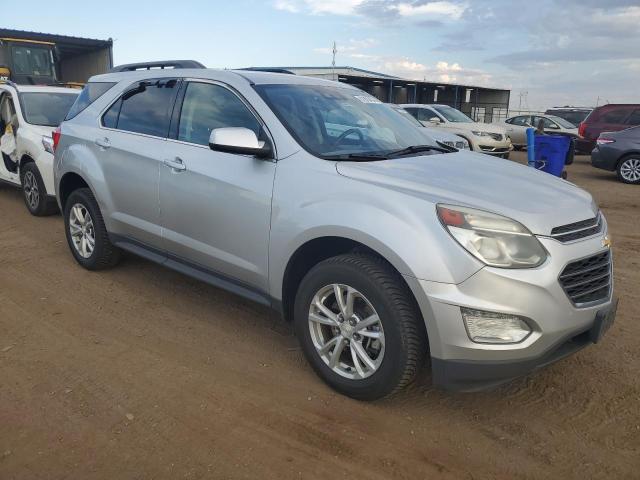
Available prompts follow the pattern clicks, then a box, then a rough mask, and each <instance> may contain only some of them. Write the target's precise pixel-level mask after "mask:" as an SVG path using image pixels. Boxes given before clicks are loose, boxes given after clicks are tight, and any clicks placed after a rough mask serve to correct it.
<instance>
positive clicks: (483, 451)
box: [0, 153, 640, 480]
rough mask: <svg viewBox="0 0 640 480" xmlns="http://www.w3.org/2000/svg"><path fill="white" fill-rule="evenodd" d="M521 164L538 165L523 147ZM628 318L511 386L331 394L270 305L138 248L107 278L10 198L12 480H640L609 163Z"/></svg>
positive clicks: (6, 313)
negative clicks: (372, 396) (363, 397)
mask: <svg viewBox="0 0 640 480" xmlns="http://www.w3.org/2000/svg"><path fill="white" fill-rule="evenodd" d="M514 157H517V158H518V159H520V160H521V161H522V159H523V158H524V155H523V154H520V153H517V154H514ZM569 180H571V181H573V182H575V183H577V184H578V185H581V186H583V187H585V188H587V189H588V190H589V191H591V192H592V193H593V194H594V195H595V197H596V198H597V200H598V202H599V203H600V205H601V206H602V209H603V210H604V212H605V214H606V216H607V218H608V220H609V223H610V229H611V231H612V233H613V244H614V252H615V262H616V263H615V280H616V282H617V284H616V293H617V295H618V296H619V297H620V298H621V302H620V307H619V311H618V318H617V323H616V324H615V325H614V327H613V329H612V330H611V331H610V332H609V333H608V335H607V336H606V337H605V339H604V341H603V342H602V343H601V344H599V345H596V346H592V347H590V348H587V349H585V350H583V351H581V352H580V353H578V354H577V355H575V356H573V357H571V358H569V359H566V360H564V361H561V362H560V363H558V364H555V365H553V366H551V367H549V368H547V369H546V370H544V371H541V372H539V373H537V374H535V375H533V376H530V377H528V378H525V379H522V380H518V381H516V382H514V383H512V384H510V385H508V386H504V387H501V388H500V389H498V390H495V391H492V392H486V393H480V394H449V393H444V392H440V391H438V390H434V389H433V388H432V387H431V384H430V379H429V374H428V372H427V370H426V369H425V373H424V375H423V376H422V377H421V379H420V380H419V381H418V383H417V384H415V385H413V386H412V387H411V388H410V389H408V391H406V392H403V393H401V394H400V395H398V396H396V397H395V398H393V399H389V400H384V401H381V402H376V403H369V404H367V403H359V402H356V401H353V400H350V399H347V398H344V397H341V396H339V395H337V394H335V393H333V392H332V391H331V390H329V388H327V387H325V386H324V384H323V383H321V381H320V380H319V379H318V378H317V377H316V376H315V375H314V373H313V372H312V371H311V368H310V367H308V366H307V364H306V363H305V361H304V359H303V357H302V353H301V352H300V350H299V349H298V346H297V342H296V340H295V338H294V337H293V336H292V334H291V331H290V328H289V326H288V325H286V324H284V323H283V322H282V321H280V320H279V319H278V318H276V317H275V316H274V315H273V314H271V313H270V312H269V311H267V310H266V309H263V308H261V307H258V306H255V305H253V304H251V303H248V302H246V301H244V300H242V299H240V298H238V297H235V296H233V295H231V294H228V293H225V292H223V291H220V290H217V289H215V288H212V287H209V286H207V285H204V284H202V283H199V282H197V281H194V280H191V279H189V278H186V277H183V276H181V275H179V274H177V273H173V272H171V271H169V270H165V269H163V268H161V267H159V266H156V265H154V264H151V263H148V262H146V261H144V260H141V259H138V258H135V257H131V256H128V257H127V258H126V259H125V261H124V262H123V263H122V264H121V265H120V266H119V267H118V268H116V269H114V270H111V271H108V272H102V273H91V272H87V271H84V270H83V269H81V268H80V267H79V266H77V265H76V264H75V262H74V261H73V259H72V257H71V255H70V253H69V251H68V248H67V245H66V242H65V240H64V234H63V224H62V221H61V219H60V217H58V216H54V217H50V218H45V219H38V218H34V217H31V216H30V215H29V214H28V213H27V211H26V209H25V208H24V205H23V203H22V199H21V196H20V193H19V192H18V191H17V190H15V189H12V188H9V187H0V210H1V211H2V215H1V216H0V478H1V479H3V480H8V479H20V480H23V479H29V480H30V479H41V478H42V479H45V478H47V479H48V478H52V479H62V478H69V479H83V480H88V479H93V478H104V479H129V478H132V479H133V478H140V479H142V478H144V479H147V478H171V479H177V478H215V479H222V478H225V479H227V478H229V479H231V478H234V479H235V478H248V479H257V478H260V479H269V478H279V479H280V478H305V479H307V478H341V477H350V478H352V479H355V478H358V479H359V478H363V479H390V478H406V479H418V478H420V479H422V478H445V479H446V478H453V479H458V478H464V479H471V478H474V479H479V478H496V477H500V478H563V479H568V478H578V479H585V478H610V479H612V478H616V479H617V478H619V479H622V478H625V479H626V478H640V380H639V372H640V349H639V348H638V342H639V339H640V322H639V321H638V320H639V318H640V306H639V305H640V295H639V293H638V290H639V288H638V287H639V286H640V208H639V206H638V204H639V202H640V187H637V186H629V185H623V184H621V183H618V182H617V181H616V180H615V176H614V175H612V174H609V173H608V172H602V171H598V170H595V169H592V168H591V167H590V165H589V161H588V158H587V157H578V158H577V160H576V162H575V164H574V165H572V166H571V167H569Z"/></svg>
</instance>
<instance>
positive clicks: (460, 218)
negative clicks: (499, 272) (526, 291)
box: [436, 205, 547, 268]
mask: <svg viewBox="0 0 640 480" xmlns="http://www.w3.org/2000/svg"><path fill="white" fill-rule="evenodd" d="M436 208H437V211H438V217H439V218H440V222H442V225H444V227H445V228H446V229H447V230H448V231H449V233H450V234H451V236H452V237H453V238H454V239H455V240H456V241H457V242H458V243H459V244H460V245H462V247H464V248H465V249H466V250H467V251H468V252H469V253H470V254H471V255H473V256H474V257H476V258H477V259H478V260H480V261H481V262H483V263H485V264H487V265H489V266H492V267H501V268H532V267H537V266H538V265H541V264H542V263H544V261H545V260H546V259H547V252H546V250H545V249H544V247H543V246H542V245H541V244H540V242H539V241H538V239H537V238H536V237H535V236H534V235H533V234H532V233H531V232H530V231H529V230H527V228H526V227H525V226H523V225H521V224H520V223H518V222H516V221H515V220H511V219H510V218H507V217H503V216H501V215H496V214H494V213H489V212H484V211H482V210H475V209H473V208H467V207H456V206H451V205H438V206H437V207H436Z"/></svg>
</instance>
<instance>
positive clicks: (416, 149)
mask: <svg viewBox="0 0 640 480" xmlns="http://www.w3.org/2000/svg"><path fill="white" fill-rule="evenodd" d="M420 152H440V153H448V152H451V150H449V149H445V148H442V147H436V146H434V145H411V146H409V147H407V148H401V149H400V150H394V151H392V152H388V153H386V154H385V156H386V157H387V158H394V157H402V156H403V155H411V154H413V153H420Z"/></svg>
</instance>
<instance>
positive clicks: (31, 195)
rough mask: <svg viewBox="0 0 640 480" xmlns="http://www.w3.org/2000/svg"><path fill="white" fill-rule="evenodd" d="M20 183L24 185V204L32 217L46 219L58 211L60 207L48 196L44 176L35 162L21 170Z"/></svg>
mask: <svg viewBox="0 0 640 480" xmlns="http://www.w3.org/2000/svg"><path fill="white" fill-rule="evenodd" d="M20 183H21V185H22V194H23V196H24V203H25V205H26V206H27V210H29V213H31V215H35V216H36V217H44V216H47V215H53V214H54V213H56V212H57V211H58V205H57V204H56V202H55V200H53V199H52V198H49V197H48V196H47V190H46V188H45V186H44V182H43V181H42V176H41V175H40V171H39V170H38V166H37V165H36V164H35V163H34V162H31V161H30V162H29V163H26V164H24V165H23V167H22V168H21V169H20Z"/></svg>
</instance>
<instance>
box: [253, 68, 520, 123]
mask: <svg viewBox="0 0 640 480" xmlns="http://www.w3.org/2000/svg"><path fill="white" fill-rule="evenodd" d="M249 70H268V71H274V72H289V73H293V74H295V75H305V76H310V77H319V78H326V79H328V80H335V81H339V82H344V83H348V84H350V85H354V86H356V87H358V88H360V89H362V90H364V91H366V92H368V93H370V94H371V95H373V96H375V97H376V98H378V99H379V100H381V101H383V102H387V103H440V104H444V105H449V106H451V107H454V108H457V109H458V110H460V111H462V112H464V113H466V114H467V115H468V116H470V117H471V118H473V119H474V120H476V121H479V122H487V123H490V122H492V121H496V120H499V119H503V118H506V117H507V115H508V110H509V100H510V97H511V91H510V90H504V89H499V88H488V87H480V86H476V85H462V84H452V83H442V82H430V81H418V80H408V79H405V78H400V77H394V76H392V75H386V74H384V73H378V72H372V71H369V70H363V69H360V68H354V67H335V68H333V67H253V68H250V69H249Z"/></svg>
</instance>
